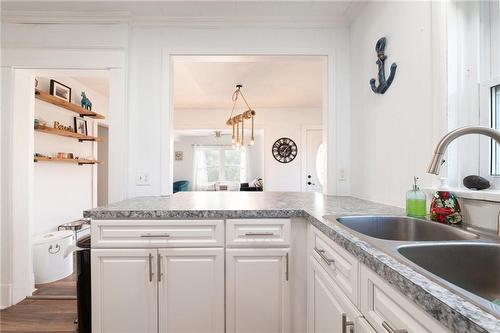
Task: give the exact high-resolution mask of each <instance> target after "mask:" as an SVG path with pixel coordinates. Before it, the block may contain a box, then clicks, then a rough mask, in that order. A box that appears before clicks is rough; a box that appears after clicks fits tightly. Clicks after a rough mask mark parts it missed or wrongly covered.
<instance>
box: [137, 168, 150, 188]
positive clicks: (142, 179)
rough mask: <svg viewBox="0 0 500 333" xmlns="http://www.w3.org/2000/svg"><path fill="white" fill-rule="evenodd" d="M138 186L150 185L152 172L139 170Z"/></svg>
mask: <svg viewBox="0 0 500 333" xmlns="http://www.w3.org/2000/svg"><path fill="white" fill-rule="evenodd" d="M135 184H136V185H137V186H150V185H151V174H150V173H149V172H148V171H140V172H137V178H136V181H135Z"/></svg>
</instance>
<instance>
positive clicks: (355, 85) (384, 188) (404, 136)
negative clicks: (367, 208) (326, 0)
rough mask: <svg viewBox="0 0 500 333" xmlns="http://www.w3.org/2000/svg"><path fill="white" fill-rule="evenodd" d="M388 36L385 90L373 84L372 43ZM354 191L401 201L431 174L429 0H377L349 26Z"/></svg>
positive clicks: (376, 198) (395, 202)
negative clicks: (389, 78)
mask: <svg viewBox="0 0 500 333" xmlns="http://www.w3.org/2000/svg"><path fill="white" fill-rule="evenodd" d="M384 36H385V37H387V47H386V55H387V56H388V58H387V60H386V71H387V73H388V70H389V67H390V65H391V64H392V63H393V62H396V63H397V65H398V68H397V72H396V77H395V79H394V82H393V84H392V86H391V87H390V88H389V90H387V92H386V93H385V94H384V95H380V94H375V93H373V92H372V91H371V89H370V85H369V83H368V82H369V80H370V79H371V78H373V77H376V75H377V70H378V68H377V66H376V64H375V61H376V60H377V59H376V52H375V43H376V42H377V40H378V39H379V38H381V37H384ZM350 37H351V46H350V54H351V117H352V119H351V123H352V130H351V133H352V135H351V155H352V160H351V166H352V169H351V173H352V174H351V190H352V194H353V195H354V196H357V197H361V198H364V199H369V200H373V201H377V202H382V203H386V204H391V205H396V206H400V207H404V205H405V192H406V191H407V190H408V189H409V188H410V185H411V183H412V179H413V176H419V177H424V178H425V179H424V181H425V180H427V179H428V176H426V170H427V163H428V162H429V159H430V158H431V156H432V151H433V141H432V138H433V123H432V120H433V114H432V107H433V105H432V72H431V70H432V58H431V42H432V38H431V3H430V2H397V1H395V2H373V3H369V4H368V5H367V6H366V7H364V8H363V10H362V12H361V13H360V16H359V17H357V18H356V19H355V21H354V22H353V23H352V25H351V35H350Z"/></svg>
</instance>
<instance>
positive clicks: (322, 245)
mask: <svg viewBox="0 0 500 333" xmlns="http://www.w3.org/2000/svg"><path fill="white" fill-rule="evenodd" d="M309 244H310V245H309V246H310V255H311V256H312V257H314V258H316V260H318V262H320V263H321V265H322V266H323V267H324V268H325V270H326V272H327V273H328V274H329V275H330V276H331V277H332V278H333V279H334V281H335V283H336V284H337V285H338V286H339V287H340V288H341V289H342V291H343V292H344V294H346V295H347V297H349V299H350V300H351V302H353V303H354V304H356V305H358V304H359V301H358V286H357V283H358V277H359V261H358V259H356V257H354V256H353V255H352V254H350V253H349V252H347V251H346V250H344V249H343V248H342V247H340V246H339V245H337V244H335V242H333V241H332V240H331V239H330V238H328V236H326V235H325V234H323V233H322V232H321V231H319V230H318V229H316V228H315V227H313V226H311V227H310V232H309Z"/></svg>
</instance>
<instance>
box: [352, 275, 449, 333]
mask: <svg viewBox="0 0 500 333" xmlns="http://www.w3.org/2000/svg"><path fill="white" fill-rule="evenodd" d="M360 280H361V288H360V290H361V312H362V313H363V315H364V316H365V318H366V319H367V320H368V322H369V323H370V324H371V325H372V326H373V327H374V328H375V330H376V331H377V332H384V333H386V332H387V333H388V332H391V329H392V330H407V332H408V333H412V332H413V333H424V332H429V333H440V332H449V331H448V330H447V329H446V328H444V327H443V326H441V324H440V323H439V322H438V321H437V320H435V319H434V318H432V317H431V316H429V315H428V314H427V313H426V312H424V311H423V310H422V309H420V308H419V307H418V306H417V305H416V304H414V303H413V302H411V301H410V300H409V299H408V298H407V297H406V296H404V295H403V294H401V293H400V292H399V291H397V290H396V289H394V288H393V287H392V286H390V285H389V284H388V283H387V282H385V281H384V280H382V278H381V277H380V276H378V275H377V274H376V273H375V272H373V271H372V270H370V269H369V268H368V267H366V266H365V265H361V268H360Z"/></svg>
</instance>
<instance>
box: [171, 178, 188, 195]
mask: <svg viewBox="0 0 500 333" xmlns="http://www.w3.org/2000/svg"><path fill="white" fill-rule="evenodd" d="M186 191H189V180H178V181H175V182H174V193H177V192H186Z"/></svg>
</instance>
